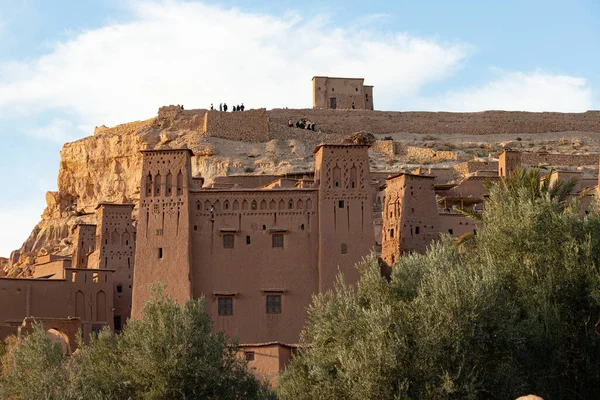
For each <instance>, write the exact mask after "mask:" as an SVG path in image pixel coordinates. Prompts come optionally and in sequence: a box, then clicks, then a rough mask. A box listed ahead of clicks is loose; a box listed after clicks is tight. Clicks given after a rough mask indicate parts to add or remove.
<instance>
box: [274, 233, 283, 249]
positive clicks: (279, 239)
mask: <svg viewBox="0 0 600 400" xmlns="http://www.w3.org/2000/svg"><path fill="white" fill-rule="evenodd" d="M273 247H281V248H283V233H275V234H274V235H273Z"/></svg>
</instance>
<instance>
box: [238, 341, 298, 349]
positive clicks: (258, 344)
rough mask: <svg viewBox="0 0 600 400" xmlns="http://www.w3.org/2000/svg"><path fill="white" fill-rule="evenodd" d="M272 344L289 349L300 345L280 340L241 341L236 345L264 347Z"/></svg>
mask: <svg viewBox="0 0 600 400" xmlns="http://www.w3.org/2000/svg"><path fill="white" fill-rule="evenodd" d="M273 345H277V346H283V347H288V348H291V349H295V348H298V347H300V345H299V344H289V343H282V342H263V343H242V344H238V347H266V346H273Z"/></svg>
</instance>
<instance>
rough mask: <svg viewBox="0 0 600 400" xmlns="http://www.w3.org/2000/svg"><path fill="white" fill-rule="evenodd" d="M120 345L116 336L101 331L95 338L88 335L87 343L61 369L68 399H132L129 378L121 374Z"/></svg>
mask: <svg viewBox="0 0 600 400" xmlns="http://www.w3.org/2000/svg"><path fill="white" fill-rule="evenodd" d="M120 341H121V340H120V337H119V336H117V335H115V334H114V333H113V332H111V330H110V329H109V328H104V329H103V330H102V331H100V333H99V334H98V335H97V336H96V335H92V336H91V337H90V340H89V343H87V344H84V343H82V342H81V341H80V342H79V351H78V352H77V353H76V354H75V355H73V356H72V357H71V360H70V362H69V363H67V365H65V368H66V370H67V372H68V376H69V386H68V393H69V398H71V399H81V400H84V399H86V400H87V399H91V400H96V399H97V400H100V399H115V400H119V399H130V398H135V392H134V390H133V387H132V384H131V378H130V377H129V376H128V375H127V374H125V372H124V368H123V355H122V346H119V343H120Z"/></svg>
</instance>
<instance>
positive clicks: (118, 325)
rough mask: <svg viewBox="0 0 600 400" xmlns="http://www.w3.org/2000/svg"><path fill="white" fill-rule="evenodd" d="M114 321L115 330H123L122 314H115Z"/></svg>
mask: <svg viewBox="0 0 600 400" xmlns="http://www.w3.org/2000/svg"><path fill="white" fill-rule="evenodd" d="M114 321H115V331H120V330H121V316H120V315H115V318H114Z"/></svg>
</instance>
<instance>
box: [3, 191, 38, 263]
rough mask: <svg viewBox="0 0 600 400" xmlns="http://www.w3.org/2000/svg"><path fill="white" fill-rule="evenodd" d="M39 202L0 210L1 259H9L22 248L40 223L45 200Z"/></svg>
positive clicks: (15, 205)
mask: <svg viewBox="0 0 600 400" xmlns="http://www.w3.org/2000/svg"><path fill="white" fill-rule="evenodd" d="M37 200H38V201H34V202H31V203H27V204H20V205H19V204H11V205H10V207H3V208H2V209H1V210H0V227H1V229H0V257H9V256H10V253H11V252H12V251H13V250H15V249H18V248H20V247H21V245H22V244H23V242H24V241H25V240H26V239H27V238H28V237H29V234H30V233H31V231H32V230H33V227H34V226H35V225H36V224H37V223H38V222H39V220H40V217H39V214H40V213H41V212H40V210H43V208H44V199H43V197H42V198H39V199H37Z"/></svg>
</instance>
